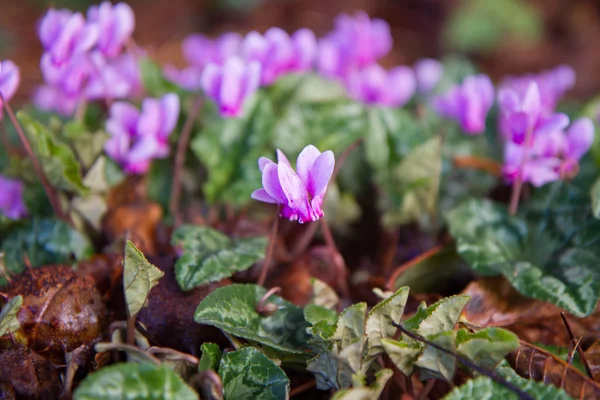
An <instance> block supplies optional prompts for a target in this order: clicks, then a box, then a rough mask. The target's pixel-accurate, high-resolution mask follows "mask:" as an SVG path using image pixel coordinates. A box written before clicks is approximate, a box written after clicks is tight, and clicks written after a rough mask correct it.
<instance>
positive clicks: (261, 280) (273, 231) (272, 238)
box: [256, 205, 281, 286]
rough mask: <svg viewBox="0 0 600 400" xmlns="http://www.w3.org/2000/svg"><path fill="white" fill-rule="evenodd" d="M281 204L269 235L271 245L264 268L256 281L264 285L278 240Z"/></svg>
mask: <svg viewBox="0 0 600 400" xmlns="http://www.w3.org/2000/svg"><path fill="white" fill-rule="evenodd" d="M280 207H281V206H279V205H278V206H277V209H276V210H275V221H273V227H272V228H271V235H270V237H269V246H268V247H267V253H266V254H265V260H264V261H263V265H262V269H261V271H260V276H259V278H258V281H257V282H256V283H257V284H258V285H259V286H264V284H265V281H266V280H267V273H268V272H269V267H270V266H271V258H272V257H273V249H274V248H275V241H276V240H277V228H278V227H279V208H280Z"/></svg>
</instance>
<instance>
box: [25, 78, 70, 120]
mask: <svg viewBox="0 0 600 400" xmlns="http://www.w3.org/2000/svg"><path fill="white" fill-rule="evenodd" d="M79 101H80V98H79V97H70V96H67V95H66V94H65V93H64V92H63V91H62V90H60V89H59V88H57V87H56V86H52V85H42V86H39V87H38V88H37V89H36V91H35V93H34V95H33V104H34V105H35V106H36V107H37V108H39V109H40V110H45V111H54V112H57V113H59V114H61V115H64V116H65V117H68V116H71V115H73V113H74V112H75V110H76V109H77V104H78V103H79Z"/></svg>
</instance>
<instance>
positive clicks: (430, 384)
mask: <svg viewBox="0 0 600 400" xmlns="http://www.w3.org/2000/svg"><path fill="white" fill-rule="evenodd" d="M433 385H435V379H429V380H428V381H427V383H426V384H425V387H423V390H422V391H421V394H420V395H419V398H418V399H417V400H425V399H426V398H427V396H428V395H429V392H431V389H433Z"/></svg>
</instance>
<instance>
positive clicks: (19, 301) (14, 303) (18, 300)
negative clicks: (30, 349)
mask: <svg viewBox="0 0 600 400" xmlns="http://www.w3.org/2000/svg"><path fill="white" fill-rule="evenodd" d="M22 305H23V297H22V296H15V297H13V298H12V299H10V300H9V301H8V303H6V304H5V305H4V307H2V312H0V337H2V336H4V335H6V334H7V333H12V332H15V331H17V330H19V328H20V327H21V324H20V323H19V320H18V319H17V313H18V312H19V310H20V309H21V306H22Z"/></svg>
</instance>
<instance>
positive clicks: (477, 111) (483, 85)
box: [432, 74, 494, 135]
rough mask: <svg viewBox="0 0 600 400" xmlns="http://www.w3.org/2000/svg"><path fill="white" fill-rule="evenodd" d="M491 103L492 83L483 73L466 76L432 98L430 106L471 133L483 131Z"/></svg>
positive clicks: (492, 98) (492, 97)
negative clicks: (458, 83)
mask: <svg viewBox="0 0 600 400" xmlns="http://www.w3.org/2000/svg"><path fill="white" fill-rule="evenodd" d="M493 103H494V85H493V84H492V81H491V80H490V78H488V77H487V76H485V75H483V74H479V75H474V76H468V77H466V78H465V79H464V80H463V82H462V83H461V84H460V85H454V86H453V87H452V88H450V90H449V91H448V92H446V93H445V94H443V95H441V96H436V97H434V98H433V99H432V106H433V108H434V109H435V110H436V111H437V112H438V113H439V114H440V115H442V116H443V117H446V118H451V119H454V120H456V121H458V123H459V124H460V127H461V129H462V130H463V131H464V132H465V133H467V134H471V135H476V134H481V133H483V131H484V130H485V119H486V116H487V113H488V112H489V111H490V108H492V104H493Z"/></svg>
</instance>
